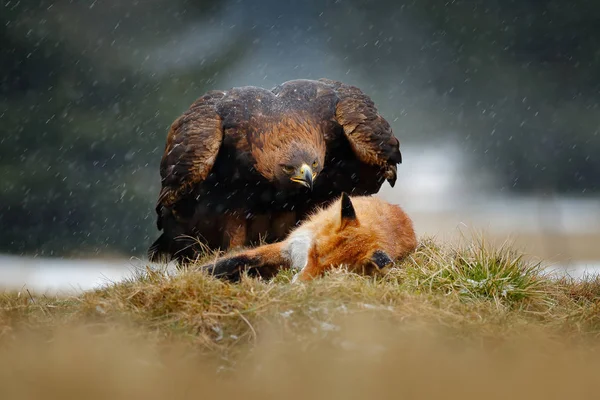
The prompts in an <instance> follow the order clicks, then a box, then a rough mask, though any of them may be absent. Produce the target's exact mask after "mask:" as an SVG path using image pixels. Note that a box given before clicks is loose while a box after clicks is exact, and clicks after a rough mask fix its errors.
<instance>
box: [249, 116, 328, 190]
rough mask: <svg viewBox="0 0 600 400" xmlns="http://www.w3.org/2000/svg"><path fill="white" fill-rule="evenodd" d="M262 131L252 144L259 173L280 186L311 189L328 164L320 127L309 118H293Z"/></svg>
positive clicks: (256, 135)
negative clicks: (324, 166)
mask: <svg viewBox="0 0 600 400" xmlns="http://www.w3.org/2000/svg"><path fill="white" fill-rule="evenodd" d="M260 128H261V129H260V131H261V133H260V134H255V135H253V139H254V140H253V141H252V142H253V143H252V145H253V146H252V147H253V149H252V154H253V156H254V158H255V167H256V170H257V171H258V172H259V173H260V174H261V175H263V176H264V177H265V178H267V179H268V180H269V181H271V182H273V183H274V184H276V185H278V186H279V187H282V188H289V189H292V188H300V187H306V188H309V189H311V190H312V187H313V184H314V182H315V180H316V179H317V178H318V176H319V174H320V173H321V171H322V170H323V164H324V163H325V139H324V136H323V132H322V130H321V128H320V126H319V125H318V124H316V123H314V122H313V121H311V120H310V119H309V118H299V117H296V116H291V117H285V118H282V119H280V120H278V121H276V122H273V123H270V124H261V126H260Z"/></svg>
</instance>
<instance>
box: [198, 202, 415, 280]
mask: <svg viewBox="0 0 600 400" xmlns="http://www.w3.org/2000/svg"><path fill="white" fill-rule="evenodd" d="M416 247H417V239H416V235H415V231H414V228H413V223H412V221H411V219H410V218H409V217H408V215H406V213H405V212H404V211H403V210H402V208H400V207H399V206H397V205H392V204H390V203H387V202H385V201H383V200H380V199H378V198H375V197H369V196H356V197H352V198H351V197H349V196H348V195H347V194H346V193H343V194H342V196H341V197H340V198H339V199H337V200H336V201H334V202H333V203H331V204H330V205H329V206H328V207H326V208H324V209H320V210H318V211H316V212H315V213H314V214H312V215H311V216H310V217H309V218H308V219H307V220H306V221H305V222H303V223H302V224H300V225H299V226H298V227H297V228H295V229H294V230H292V231H291V232H290V234H289V235H288V237H287V238H286V239H285V240H284V241H282V242H278V243H273V244H267V245H263V246H259V247H256V248H254V249H250V250H247V251H244V252H241V253H239V254H235V255H231V256H226V257H222V258H218V259H216V260H215V261H214V262H212V263H210V264H207V265H204V266H202V267H200V268H203V269H207V270H208V271H209V272H210V273H212V274H213V275H215V276H217V277H221V278H225V279H228V280H234V281H235V280H238V279H239V278H240V275H241V273H242V271H244V270H247V271H248V275H250V276H256V275H258V276H261V277H263V278H270V277H272V276H274V275H276V274H277V272H278V271H279V270H280V269H287V268H292V269H294V270H297V271H298V273H297V274H296V275H295V276H294V278H293V282H295V281H296V280H300V281H307V280H311V279H313V278H316V277H318V276H320V275H322V274H323V273H324V272H325V271H327V270H329V269H332V268H339V267H341V266H345V267H347V268H348V269H349V270H351V271H354V272H358V273H363V274H372V273H374V272H377V271H382V270H383V269H384V268H386V267H389V266H391V265H392V264H393V263H394V261H396V260H400V259H402V258H404V257H405V256H407V255H408V254H409V253H411V252H413V251H414V250H415V248H416Z"/></svg>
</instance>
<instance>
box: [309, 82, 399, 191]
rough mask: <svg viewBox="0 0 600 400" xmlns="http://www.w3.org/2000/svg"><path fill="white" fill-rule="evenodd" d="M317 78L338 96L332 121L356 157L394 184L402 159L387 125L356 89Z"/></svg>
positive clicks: (372, 105)
mask: <svg viewBox="0 0 600 400" xmlns="http://www.w3.org/2000/svg"><path fill="white" fill-rule="evenodd" d="M319 81H321V82H323V83H325V84H327V85H329V86H331V87H332V88H333V90H334V91H335V93H336V95H337V97H338V102H337V105H336V108H335V120H336V121H337V123H339V124H340V125H341V126H342V128H343V130H344V134H345V135H346V138H348V141H349V142H350V146H351V147H352V150H354V153H355V154H356V157H357V158H358V159H359V160H360V161H362V162H363V163H365V164H368V165H373V166H379V167H381V168H382V170H383V171H384V174H385V178H386V179H387V180H388V182H389V183H390V185H391V186H394V184H395V183H396V165H397V164H400V163H401V162H402V155H401V154H400V148H399V147H400V143H399V142H398V139H397V138H396V137H395V136H394V134H393V133H392V128H391V127H390V124H389V123H388V122H387V121H386V120H385V119H384V118H383V117H382V116H381V115H379V112H378V111H377V108H376V107H375V104H374V103H373V101H372V100H371V99H370V98H369V96H367V95H366V94H365V93H363V92H362V91H361V90H360V89H359V88H357V87H354V86H350V85H345V84H343V83H341V82H337V81H332V80H329V79H319Z"/></svg>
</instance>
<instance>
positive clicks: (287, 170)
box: [282, 165, 295, 174]
mask: <svg viewBox="0 0 600 400" xmlns="http://www.w3.org/2000/svg"><path fill="white" fill-rule="evenodd" d="M282 168H283V172H285V173H286V174H293V173H294V170H295V168H294V167H292V166H291V165H284V166H283V167H282Z"/></svg>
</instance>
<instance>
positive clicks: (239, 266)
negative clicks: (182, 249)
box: [200, 243, 290, 281]
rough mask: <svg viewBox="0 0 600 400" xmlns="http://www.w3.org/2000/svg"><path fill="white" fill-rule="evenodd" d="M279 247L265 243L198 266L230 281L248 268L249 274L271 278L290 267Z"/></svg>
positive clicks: (275, 244)
mask: <svg viewBox="0 0 600 400" xmlns="http://www.w3.org/2000/svg"><path fill="white" fill-rule="evenodd" d="M281 249H282V244H281V243H273V244H267V245H264V246H259V247H257V248H255V249H251V250H248V251H244V252H242V253H239V254H235V255H232V256H228V257H222V258H219V259H217V260H215V262H213V263H209V264H206V265H203V266H201V267H200V268H201V269H206V270H207V271H208V272H209V273H210V274H212V275H214V276H216V277H218V278H223V279H227V280H230V281H238V280H239V279H240V277H241V274H242V272H243V271H244V270H248V273H249V274H250V275H258V276H260V277H262V278H271V277H273V276H275V275H276V274H277V272H279V270H280V269H286V268H289V267H290V262H289V259H287V258H286V257H285V256H284V255H283V254H282V252H281Z"/></svg>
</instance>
